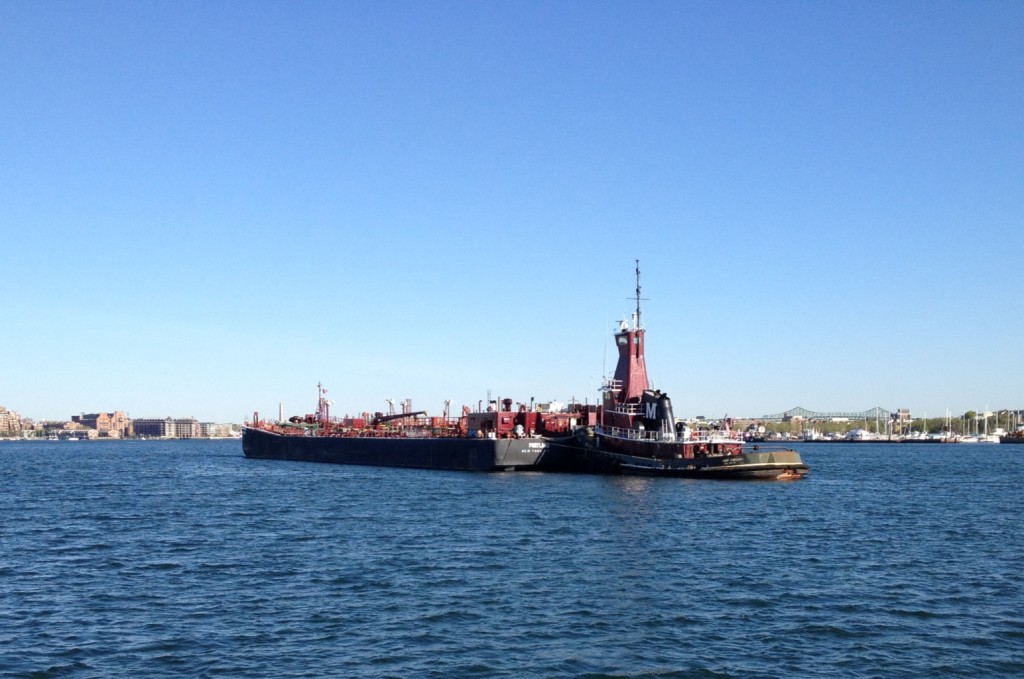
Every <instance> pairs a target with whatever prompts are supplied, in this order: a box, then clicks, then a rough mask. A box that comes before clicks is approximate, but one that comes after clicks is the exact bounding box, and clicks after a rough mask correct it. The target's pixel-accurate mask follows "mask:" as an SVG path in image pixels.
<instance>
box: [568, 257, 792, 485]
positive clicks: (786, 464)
mask: <svg viewBox="0 0 1024 679" xmlns="http://www.w3.org/2000/svg"><path fill="white" fill-rule="evenodd" d="M636 277H637V285H636V311H635V312H634V313H633V318H632V325H631V324H630V323H629V322H628V321H625V320H624V321H622V323H621V324H620V326H619V330H618V332H616V333H615V344H616V347H617V348H618V352H619V357H618V363H617V364H616V368H615V374H614V377H612V378H610V379H607V380H605V382H604V385H603V386H602V392H603V399H602V405H601V408H600V412H599V414H598V420H599V421H598V423H597V424H596V425H595V426H593V427H587V428H581V429H580V430H579V431H578V432H577V439H578V441H579V443H580V447H581V453H580V458H581V467H582V468H583V469H585V470H587V471H592V472H598V473H619V474H641V475H650V476H682V477H705V478H723V479H724V478H730V479H799V478H802V477H803V476H805V475H806V474H807V473H808V471H809V468H808V466H807V465H806V464H805V463H804V461H803V459H802V458H801V457H800V453H798V452H797V451H795V450H791V449H788V448H783V447H777V448H774V447H772V448H770V447H766V446H761V445H754V446H752V447H751V448H749V449H748V448H746V447H745V446H744V441H743V439H742V437H741V436H739V435H737V434H734V433H733V431H732V430H731V428H730V426H729V422H728V420H726V425H725V428H724V429H717V430H715V429H711V430H698V431H693V430H691V429H690V428H689V427H686V426H685V425H683V424H682V423H677V422H676V420H675V417H674V415H673V412H672V401H671V399H670V398H669V396H668V394H666V393H664V392H662V391H659V390H654V389H651V388H650V385H649V382H648V379H647V365H646V360H645V357H644V340H645V330H644V327H643V325H642V324H641V317H640V267H639V262H638V263H637V270H636Z"/></svg>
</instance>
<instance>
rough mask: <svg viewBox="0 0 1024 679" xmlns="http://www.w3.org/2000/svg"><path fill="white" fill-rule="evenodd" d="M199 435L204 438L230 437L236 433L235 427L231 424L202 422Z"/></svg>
mask: <svg viewBox="0 0 1024 679" xmlns="http://www.w3.org/2000/svg"><path fill="white" fill-rule="evenodd" d="M199 435H200V436H203V437H204V438H229V437H232V436H234V435H235V428H234V426H233V425H230V424H221V423H217V422H200V423H199Z"/></svg>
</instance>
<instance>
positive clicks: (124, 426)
mask: <svg viewBox="0 0 1024 679" xmlns="http://www.w3.org/2000/svg"><path fill="white" fill-rule="evenodd" d="M71 419H72V421H74V422H78V423H79V424H81V425H83V426H86V427H89V428H90V429H95V430H96V432H97V433H98V434H99V435H100V436H107V437H111V438H117V437H121V436H127V435H128V431H129V427H130V423H129V420H128V416H127V415H125V414H124V413H123V412H122V411H120V410H116V411H114V412H112V413H90V414H88V415H86V414H84V413H83V414H81V415H73V416H72V417H71Z"/></svg>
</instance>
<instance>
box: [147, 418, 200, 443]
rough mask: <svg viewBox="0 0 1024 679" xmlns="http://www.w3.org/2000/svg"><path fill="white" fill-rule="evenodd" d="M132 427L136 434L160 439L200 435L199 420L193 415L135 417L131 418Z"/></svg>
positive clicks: (189, 437) (188, 437)
mask: <svg viewBox="0 0 1024 679" xmlns="http://www.w3.org/2000/svg"><path fill="white" fill-rule="evenodd" d="M132 429H133V430H134V432H135V435H136V436H147V437H151V438H160V439H191V438H196V437H198V436H199V435H200V428H199V421H198V420H197V419H195V418H194V417H188V418H179V419H172V418H170V417H165V418H163V419H146V418H142V419H136V420H132Z"/></svg>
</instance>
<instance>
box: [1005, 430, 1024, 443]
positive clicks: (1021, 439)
mask: <svg viewBox="0 0 1024 679" xmlns="http://www.w3.org/2000/svg"><path fill="white" fill-rule="evenodd" d="M999 442H1000V443H1020V444H1024V426H1020V427H1017V430H1016V431H1013V432H1010V433H1009V434H1003V435H1002V436H1000V437H999Z"/></svg>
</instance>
